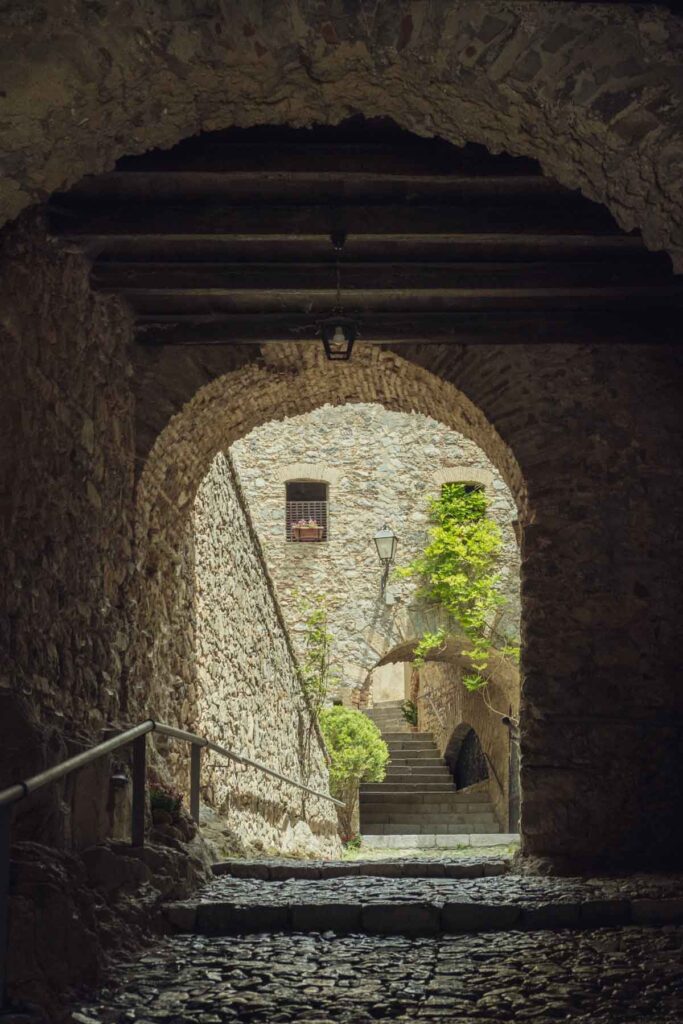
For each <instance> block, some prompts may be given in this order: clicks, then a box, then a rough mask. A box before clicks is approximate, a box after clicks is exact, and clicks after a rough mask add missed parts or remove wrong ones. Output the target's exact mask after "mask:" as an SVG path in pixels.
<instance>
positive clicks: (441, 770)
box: [386, 762, 452, 779]
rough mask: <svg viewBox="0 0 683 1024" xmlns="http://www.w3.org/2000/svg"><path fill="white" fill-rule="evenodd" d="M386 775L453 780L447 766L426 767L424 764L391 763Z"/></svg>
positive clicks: (432, 765)
mask: <svg viewBox="0 0 683 1024" xmlns="http://www.w3.org/2000/svg"><path fill="white" fill-rule="evenodd" d="M386 773H387V775H390V774H391V775H418V776H419V777H420V778H430V777H433V776H435V775H440V776H442V777H444V778H449V779H450V778H452V775H451V773H450V772H449V770H448V768H447V767H446V765H445V764H431V765H427V766H426V767H425V766H424V765H423V764H415V765H413V764H393V763H392V762H389V764H388V765H387V767H386Z"/></svg>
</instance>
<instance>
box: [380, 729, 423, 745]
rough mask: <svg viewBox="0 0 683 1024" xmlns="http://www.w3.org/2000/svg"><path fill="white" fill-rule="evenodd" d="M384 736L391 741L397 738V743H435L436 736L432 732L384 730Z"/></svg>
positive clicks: (388, 741)
mask: <svg viewBox="0 0 683 1024" xmlns="http://www.w3.org/2000/svg"><path fill="white" fill-rule="evenodd" d="M382 738H383V739H384V740H386V741H387V743H391V742H392V741H393V740H396V742H397V743H403V742H406V741H407V742H408V743H434V737H433V735H432V734H431V732H408V733H403V732H388V731H383V732H382Z"/></svg>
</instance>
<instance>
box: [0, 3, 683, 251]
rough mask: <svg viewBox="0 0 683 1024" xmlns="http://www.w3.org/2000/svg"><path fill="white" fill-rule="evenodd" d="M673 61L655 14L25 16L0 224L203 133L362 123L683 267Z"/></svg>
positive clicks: (681, 38)
mask: <svg viewBox="0 0 683 1024" xmlns="http://www.w3.org/2000/svg"><path fill="white" fill-rule="evenodd" d="M266 11H267V13H266ZM55 40H57V42H55ZM682 51H683V24H682V23H681V20H680V19H679V18H678V17H676V16H675V15H674V14H672V13H671V12H669V11H667V10H666V9H665V8H663V7H661V6H657V7H654V8H649V7H643V8H638V7H633V6H631V5H626V4H623V5H616V4H614V5H609V6H608V7H607V8H604V9H603V8H600V7H598V6H597V5H595V6H594V7H591V8H590V9H588V8H587V7H586V5H585V4H583V3H578V2H577V3H570V2H567V3H563V4H561V5H558V4H557V3H550V2H547V3H537V4H534V5H533V7H532V8H530V7H529V5H528V4H525V3H515V2H500V3H496V4H495V5H491V4H487V5H482V4H481V3H479V2H475V0H464V2H462V3H458V4H457V5H443V4H414V3H411V2H409V0H401V3H400V4H398V5H397V4H396V3H395V2H394V0H383V2H380V3H378V4H375V5H374V7H373V9H372V11H371V13H369V12H368V11H367V10H366V8H365V7H363V6H361V7H359V8H358V9H357V10H354V11H352V12H349V11H348V10H346V9H344V11H343V13H342V11H341V7H340V6H339V5H337V4H335V3H333V2H330V3H328V4H317V3H315V4H314V3H312V2H310V0H305V2H303V3H299V4H297V5H296V12H295V11H294V9H293V8H292V6H291V5H288V4H282V5H277V6H276V7H272V6H269V7H268V8H265V7H263V6H261V5H256V7H255V9H253V10H251V9H250V12H249V16H248V17H247V15H246V14H245V11H244V6H243V5H242V4H239V3H237V0H227V2H225V3H223V4H221V5H220V13H219V12H218V8H216V13H215V15H214V16H210V15H209V14H208V13H204V12H202V14H201V15H200V14H198V13H196V7H195V5H194V4H192V3H191V2H190V0H179V2H178V3H176V4H174V5H173V8H172V10H171V9H170V8H167V7H165V6H163V5H155V4H152V5H146V6H145V7H144V8H142V7H140V8H136V10H135V12H134V14H131V17H128V18H121V17H120V16H119V14H118V12H117V10H116V9H114V8H111V7H107V6H105V7H101V8H98V9H97V10H95V9H94V8H91V7H87V8H83V7H80V6H78V5H76V6H75V7H73V8H71V9H69V11H64V10H63V8H62V6H61V5H58V6H57V7H50V9H48V10H46V11H43V12H41V17H40V18H39V19H38V18H33V17H32V16H31V14H30V13H26V14H25V15H24V16H17V17H15V19H14V21H13V23H12V31H11V33H10V37H9V40H8V42H7V52H8V53H15V54H16V55H17V57H16V66H15V67H14V68H12V67H10V68H8V72H9V74H8V76H7V77H8V82H9V85H8V90H7V96H6V97H4V98H3V108H4V109H5V111H6V122H7V124H8V125H9V126H10V128H9V129H8V130H7V132H6V133H5V140H4V141H5V149H6V151H14V154H15V155H14V157H13V159H12V161H11V163H10V164H9V167H10V168H11V169H10V170H9V171H8V172H7V175H6V177H5V178H4V180H3V181H2V182H1V183H0V222H1V221H2V220H5V219H7V218H9V217H13V216H16V214H17V213H18V212H19V211H20V210H21V209H22V208H23V207H25V206H27V205H29V204H31V203H35V202H39V201H41V200H44V199H45V198H46V197H47V196H48V195H49V194H50V193H51V192H53V191H54V190H55V189H57V188H63V187H66V186H68V185H70V184H72V183H74V182H75V181H76V180H78V179H79V178H80V177H82V176H83V175H84V174H87V173H96V172H99V171H102V170H105V169H107V168H110V167H111V166H112V165H113V163H114V162H115V160H116V159H117V158H119V157H120V156H122V155H124V154H130V153H139V152H143V151H145V150H148V149H150V148H153V147H168V146H171V145H173V144H175V143H176V142H178V141H179V140H180V139H182V138H185V137H187V136H190V135H193V134H195V133H197V132H198V131H202V130H212V129H217V128H225V127H227V126H229V125H231V124H235V125H240V126H247V125H255V124H264V123H271V124H278V123H288V124H291V125H295V126H299V125H310V124H312V123H313V122H320V123H326V124H336V123H338V122H339V121H340V120H342V119H343V118H345V117H348V115H349V114H350V113H356V112H361V113H363V114H364V115H365V116H368V117H372V116H386V117H391V118H393V119H394V120H395V121H396V122H397V123H398V124H399V125H401V126H402V127H404V128H407V129H408V130H411V131H413V132H416V133H417V134H420V135H423V136H433V135H439V136H442V137H443V138H445V139H447V140H449V141H451V142H454V143H456V144H462V143H464V142H467V141H476V142H480V143H483V144H484V145H485V146H487V147H488V148H489V149H490V150H491V151H492V152H500V151H502V150H506V151H507V152H510V153H513V154H519V155H525V156H530V157H534V158H536V159H538V160H539V161H540V163H541V165H542V167H543V169H544V172H545V173H547V174H548V175H550V176H552V177H554V178H556V179H557V180H558V181H560V182H561V183H562V184H564V185H566V186H568V187H570V188H579V189H581V191H582V192H584V194H585V195H587V196H588V197H589V198H591V199H596V200H598V201H600V202H603V203H605V205H606V206H608V207H609V209H610V210H611V211H612V213H613V214H614V216H615V217H616V219H617V221H618V222H619V223H620V225H621V226H622V227H623V228H625V229H627V230H630V229H631V228H633V227H636V226H637V227H639V228H640V229H641V230H642V232H643V236H644V239H645V242H646V244H647V245H648V246H649V247H650V248H652V249H667V250H668V251H669V252H670V253H671V254H672V256H673V258H674V261H675V262H676V263H677V265H678V267H680V266H681V265H682V262H683V260H682V253H683V221H682V218H681V179H682V178H683V175H682V174H681V166H682V164H683V137H682V134H681V127H680V125H681V105H682V100H683V90H682V88H681V85H680V81H679V79H678V70H679V67H680V63H681V55H682ZM37 82H41V83H47V86H45V84H44V85H43V88H42V89H41V90H39V89H37V88H36V85H35V83H37ZM46 125H47V126H48V128H47V130H46V127H45V126H46Z"/></svg>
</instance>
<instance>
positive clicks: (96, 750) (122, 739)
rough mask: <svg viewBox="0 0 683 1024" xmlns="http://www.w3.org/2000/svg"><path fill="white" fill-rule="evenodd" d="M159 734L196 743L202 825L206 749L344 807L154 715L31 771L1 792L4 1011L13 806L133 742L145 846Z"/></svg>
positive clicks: (195, 795)
mask: <svg viewBox="0 0 683 1024" xmlns="http://www.w3.org/2000/svg"><path fill="white" fill-rule="evenodd" d="M150 732H158V733H161V734H162V735H163V736H171V737H173V738H174V739H178V740H184V741H185V742H186V743H189V744H191V751H190V814H191V815H192V818H193V819H194V820H195V822H197V824H199V783H200V776H201V754H202V750H213V751H214V752H215V753H216V754H219V755H220V756H221V757H227V758H230V759H231V760H233V761H237V762H239V763H240V764H244V765H247V766H248V767H250V768H257V769H258V770H259V771H261V772H264V773H265V774H266V775H272V776H273V778H276V779H279V780H280V781H281V782H286V783H288V784H289V785H290V786H296V788H297V789H302V790H304V791H305V792H306V793H311V794H312V795H313V796H317V797H319V798H320V799H321V800H329V801H330V803H333V804H336V805H337V806H338V807H343V806H344V804H343V803H342V801H341V800H336V799H335V798H334V797H333V796H330V795H329V794H327V793H320V792H318V790H315V789H312V788H311V787H310V786H306V785H304V783H303V782H297V781H296V780H295V779H290V778H289V777H288V776H287V775H282V774H281V773H280V772H276V771H275V770H274V769H273V768H267V767H266V765H264V764H260V763H259V762H258V761H253V760H252V759H251V758H250V757H245V755H244V754H238V753H236V751H234V750H229V749H228V748H227V747H221V746H220V745H219V744H218V743H213V742H212V741H211V740H207V739H206V738H205V737H203V736H197V735H196V734H195V733H193V732H185V730H183V729H176V728H175V727H174V726H172V725H164V724H163V723H162V722H155V721H154V719H152V718H149V719H147V721H145V722H140V724H139V725H136V726H134V727H133V728H132V729H126V730H125V731H124V732H122V733H119V734H118V736H112V737H111V739H108V740H104V741H103V742H102V743H98V744H96V746H94V747H90V749H89V750H84V751H83V752H82V753H81V754H76V755H75V756H74V757H70V758H68V759H67V760H66V761H62V762H61V763H60V764H56V765H53V766H52V768H47V769H46V770H45V771H44V772H39V773H38V774H37V775H32V776H31V778H29V779H24V780H23V781H21V782H17V783H15V784H14V785H13V786H8V787H7V788H6V789H3V790H0V1009H1V1008H2V1007H4V1006H5V984H6V964H7V938H8V914H9V873H10V827H11V814H12V807H13V806H14V804H15V803H18V801H20V800H23V799H24V798H25V797H27V796H30V794H31V793H34V792H35V791H36V790H37V789H41V788H42V787H43V786H47V785H49V784H50V783H51V782H58V781H59V779H63V778H65V777H66V776H67V775H69V774H71V772H73V771H76V770H77V769H78V768H84V767H85V766H86V765H88V764H92V762H93V761H97V760H98V759H99V758H100V757H104V756H105V754H111V753H112V752H113V751H114V750H118V749H119V748H120V747H125V746H127V745H128V744H129V743H130V744H132V745H133V799H132V809H131V810H132V813H131V846H133V847H142V846H144V845H145V789H146V778H147V733H150Z"/></svg>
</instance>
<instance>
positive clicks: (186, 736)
mask: <svg viewBox="0 0 683 1024" xmlns="http://www.w3.org/2000/svg"><path fill="white" fill-rule="evenodd" d="M148 732H158V733H161V734H162V735H163V736H172V737H173V738H175V739H178V740H185V741H186V742H187V743H191V744H192V745H193V746H196V747H200V748H206V749H207V750H213V751H214V752H215V753H217V754H222V755H223V757H228V758H230V759H231V760H232V761H238V762H239V763H240V764H245V765H248V766H249V767H250V768H258V770H259V771H262V772H264V774H266V775H272V776H273V778H275V779H280V781H281V782H287V783H289V785H290V786H296V787H297V789H303V790H305V792H306V793H311V794H312V795H313V796H317V797H320V799H321V800H329V801H330V803H333V804H337V806H338V807H343V806H344V804H343V803H342V801H341V800H336V799H335V798H334V797H333V796H330V795H329V794H328V793H321V792H320V791H319V790H317V789H312V788H311V787H310V786H306V785H304V784H303V783H302V782H297V781H296V780H295V779H290V778H289V776H287V775H282V774H281V773H280V772H276V771H275V770H274V769H273V768H267V767H266V765H264V764H261V763H260V762H259V761H253V760H252V759H251V758H250V757H246V756H245V755H244V754H238V753H237V752H236V751H234V750H230V749H228V747H222V746H220V745H219V744H218V743H213V742H212V741H211V740H207V739H206V738H205V737H203V736H198V735H197V734H196V733H193V732H186V731H185V730H184V729H176V728H175V727H174V726H172V725H164V724H163V722H156V721H154V719H151V718H150V719H148V720H147V721H145V722H141V723H140V724H139V725H136V726H134V727H133V728H132V729H126V731H125V732H122V733H119V735H118V736H113V737H112V738H111V739H109V740H105V741H104V742H103V743H98V744H96V745H95V746H94V747H90V749H89V750H84V751H83V753H82V754H76V755H75V757H70V758H68V759H67V760H66V761H61V762H60V763H59V764H57V765H53V767H52V768H47V769H46V770H45V771H44V772H39V773H38V774H37V775H32V776H31V778H30V779H26V780H24V781H22V782H17V783H16V784H15V785H14V786H9V787H8V788H7V789H3V790H0V807H5V806H7V805H9V804H13V803H16V802H17V801H18V800H22V799H23V798H24V797H26V796H29V794H31V793H34V792H35V791H36V790H37V789H41V787H42V786H47V785H49V784H50V783H51V782H57V781H59V779H63V778H64V777H65V776H67V775H69V774H70V773H71V772H73V771H76V770H77V769H78V768H84V767H85V766H86V765H88V764H92V762H93V761H97V760H98V759H99V758H100V757H104V755H105V754H110V753H112V751H114V750H118V749H119V747H125V746H127V744H129V743H132V742H133V741H134V740H136V739H138V738H139V737H141V736H145V735H146V734H147V733H148Z"/></svg>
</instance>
